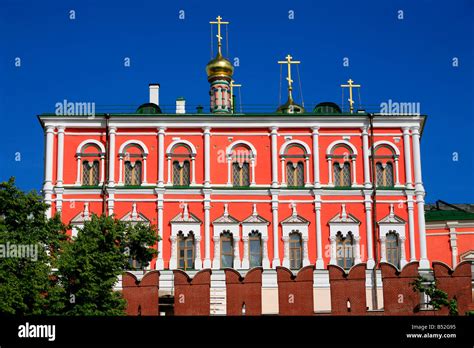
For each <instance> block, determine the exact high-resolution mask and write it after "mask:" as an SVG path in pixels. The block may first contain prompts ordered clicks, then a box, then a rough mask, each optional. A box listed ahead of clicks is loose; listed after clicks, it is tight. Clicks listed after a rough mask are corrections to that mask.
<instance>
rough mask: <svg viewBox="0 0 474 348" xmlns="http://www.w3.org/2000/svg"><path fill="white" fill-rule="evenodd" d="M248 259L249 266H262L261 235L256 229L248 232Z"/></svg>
mask: <svg viewBox="0 0 474 348" xmlns="http://www.w3.org/2000/svg"><path fill="white" fill-rule="evenodd" d="M249 261H250V268H252V267H260V266H262V237H261V235H260V233H258V232H256V231H252V233H250V234H249Z"/></svg>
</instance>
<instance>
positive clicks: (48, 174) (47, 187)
mask: <svg viewBox="0 0 474 348" xmlns="http://www.w3.org/2000/svg"><path fill="white" fill-rule="evenodd" d="M53 145H54V127H53V126H46V149H45V151H46V154H45V175H44V178H45V179H44V186H43V193H44V202H45V203H46V204H49V205H50V204H51V197H52V193H53ZM51 215H52V211H51V206H50V207H48V209H47V210H46V217H47V218H50V217H51Z"/></svg>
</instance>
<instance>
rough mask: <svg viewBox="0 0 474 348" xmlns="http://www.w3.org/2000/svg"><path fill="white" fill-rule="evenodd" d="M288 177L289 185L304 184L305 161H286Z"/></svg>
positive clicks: (299, 185)
mask: <svg viewBox="0 0 474 348" xmlns="http://www.w3.org/2000/svg"><path fill="white" fill-rule="evenodd" d="M286 177H287V178H288V187H301V186H304V164H303V162H301V161H300V162H292V161H288V162H286Z"/></svg>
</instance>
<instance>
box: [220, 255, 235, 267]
mask: <svg viewBox="0 0 474 348" xmlns="http://www.w3.org/2000/svg"><path fill="white" fill-rule="evenodd" d="M221 262H222V265H221V266H222V268H225V267H232V266H233V257H232V255H222V260H221Z"/></svg>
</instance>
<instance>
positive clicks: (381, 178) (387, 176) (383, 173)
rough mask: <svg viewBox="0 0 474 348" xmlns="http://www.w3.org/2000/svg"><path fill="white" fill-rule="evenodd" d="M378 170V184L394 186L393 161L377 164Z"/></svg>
mask: <svg viewBox="0 0 474 348" xmlns="http://www.w3.org/2000/svg"><path fill="white" fill-rule="evenodd" d="M376 172H377V175H376V177H377V186H380V187H393V185H394V183H393V165H392V163H391V162H386V163H381V162H377V164H376Z"/></svg>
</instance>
